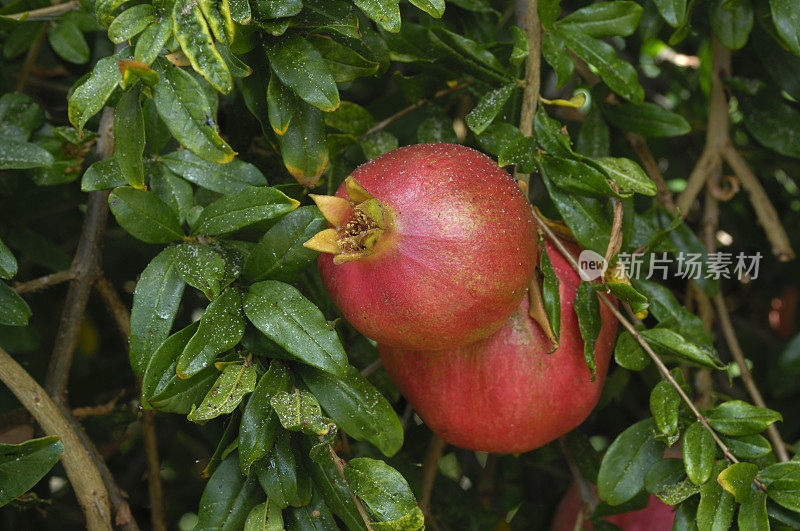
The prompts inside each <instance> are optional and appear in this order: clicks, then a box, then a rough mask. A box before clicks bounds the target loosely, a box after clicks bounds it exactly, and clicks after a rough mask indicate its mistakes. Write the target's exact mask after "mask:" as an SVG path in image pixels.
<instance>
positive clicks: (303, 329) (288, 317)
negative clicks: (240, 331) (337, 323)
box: [244, 280, 348, 377]
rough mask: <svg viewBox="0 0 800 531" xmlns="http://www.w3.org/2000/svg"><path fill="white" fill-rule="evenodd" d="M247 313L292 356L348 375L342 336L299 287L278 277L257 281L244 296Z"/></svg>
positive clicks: (325, 369) (269, 336) (341, 375)
mask: <svg viewBox="0 0 800 531" xmlns="http://www.w3.org/2000/svg"><path fill="white" fill-rule="evenodd" d="M244 312H245V314H246V315H247V318H248V319H250V321H251V322H252V323H253V324H254V325H255V326H256V328H258V329H259V330H260V331H261V332H262V333H263V334H264V335H265V336H267V337H268V338H270V339H271V340H272V341H274V342H275V343H277V344H279V345H280V346H282V347H283V348H285V349H286V350H287V351H288V352H289V353H290V354H291V355H292V356H294V357H296V358H297V359H299V360H301V361H303V362H304V363H307V364H308V365H311V366H313V367H317V368H319V369H322V370H324V371H326V372H329V373H331V374H333V375H336V376H340V377H343V376H345V375H346V374H347V370H348V369H347V367H348V363H347V355H346V354H345V352H344V348H343V347H342V343H341V341H339V336H338V335H337V334H336V331H335V330H334V329H333V328H332V327H331V326H330V325H329V324H328V321H327V320H325V317H324V316H323V315H322V312H320V311H319V309H318V308H317V307H316V306H314V305H313V304H312V303H311V302H310V301H309V300H308V299H306V298H305V297H304V296H303V295H302V294H301V293H300V292H299V291H298V290H297V289H296V288H294V287H292V286H290V285H288V284H284V283H283V282H278V281H275V280H264V281H262V282H257V283H255V284H253V285H252V286H250V289H249V290H248V292H247V294H246V295H245V296H244Z"/></svg>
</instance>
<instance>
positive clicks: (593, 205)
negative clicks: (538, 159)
mask: <svg viewBox="0 0 800 531" xmlns="http://www.w3.org/2000/svg"><path fill="white" fill-rule="evenodd" d="M543 180H544V183H545V185H546V186H547V192H548V194H549V195H550V198H551V199H552V200H553V203H555V206H556V208H557V209H558V212H559V213H560V214H561V217H562V218H563V220H564V223H566V224H567V226H568V227H569V229H570V230H571V231H572V233H573V234H574V235H575V238H576V239H577V240H578V243H580V244H581V247H583V248H584V249H590V250H592V251H594V252H596V253H600V254H601V256H602V255H603V254H604V253H605V252H606V249H608V240H609V234H611V221H610V219H609V217H608V215H607V214H606V211H605V209H604V206H603V204H602V203H601V201H600V200H598V199H595V198H592V197H583V196H579V195H573V194H568V193H566V192H563V191H562V190H561V189H559V188H558V187H557V186H555V185H553V184H552V183H551V181H550V179H549V178H548V177H547V175H544V176H543Z"/></svg>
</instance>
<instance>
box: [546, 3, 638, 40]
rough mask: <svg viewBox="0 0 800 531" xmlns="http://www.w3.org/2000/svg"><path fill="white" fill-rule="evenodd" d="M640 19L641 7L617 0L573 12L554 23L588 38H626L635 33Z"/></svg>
mask: <svg viewBox="0 0 800 531" xmlns="http://www.w3.org/2000/svg"><path fill="white" fill-rule="evenodd" d="M640 18H642V6H640V5H639V4H637V3H636V2H628V1H624V0H617V1H613V2H601V3H597V4H592V5H589V6H587V7H584V8H581V9H578V10H577V11H573V12H572V13H570V14H569V15H567V16H566V17H564V18H562V19H561V20H559V21H558V22H557V23H556V26H557V27H559V28H564V27H567V28H570V29H574V30H576V31H579V32H581V33H583V34H585V35H588V36H590V37H598V38H603V37H614V36H616V35H620V36H627V35H631V34H632V33H633V32H634V31H636V27H637V26H638V25H639V19H640Z"/></svg>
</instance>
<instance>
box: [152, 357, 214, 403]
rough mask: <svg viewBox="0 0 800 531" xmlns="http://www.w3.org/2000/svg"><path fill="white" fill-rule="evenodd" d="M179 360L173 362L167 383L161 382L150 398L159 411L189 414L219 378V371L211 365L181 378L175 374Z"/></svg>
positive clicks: (166, 379) (168, 370)
mask: <svg viewBox="0 0 800 531" xmlns="http://www.w3.org/2000/svg"><path fill="white" fill-rule="evenodd" d="M176 367H177V360H176V361H174V362H172V364H171V365H170V366H169V367H168V369H167V372H168V373H169V377H168V378H166V374H165V379H164V381H165V383H163V384H159V387H158V392H157V393H156V394H154V395H153V396H152V397H151V398H150V405H151V406H153V408H154V409H157V410H158V411H163V412H165V413H177V414H179V415H187V414H189V412H190V411H192V410H193V409H194V408H195V407H197V405H198V404H199V403H200V402H201V401H202V400H203V398H204V397H205V396H206V394H208V391H209V389H211V387H212V386H213V385H214V382H216V381H217V378H219V371H218V370H217V369H216V367H214V366H213V365H210V366H208V367H206V368H205V369H203V370H202V371H200V372H198V373H197V374H195V375H194V376H192V377H191V378H186V379H183V378H179V377H178V375H177V374H175V369H176Z"/></svg>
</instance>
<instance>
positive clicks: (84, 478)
mask: <svg viewBox="0 0 800 531" xmlns="http://www.w3.org/2000/svg"><path fill="white" fill-rule="evenodd" d="M0 380H2V381H3V383H5V384H6V386H8V388H9V389H10V390H11V392H12V393H14V395H15V396H16V397H17V399H18V400H19V401H20V402H21V403H22V405H23V406H24V407H25V409H27V410H28V412H29V413H30V414H31V415H32V416H33V417H34V418H35V419H36V422H38V423H39V425H40V426H41V427H42V431H44V433H46V434H47V435H57V436H58V437H59V438H60V439H61V441H62V442H63V444H64V453H63V454H62V455H61V463H62V464H63V465H64V470H65V471H66V472H67V476H68V477H69V480H70V482H71V483H72V488H73V490H74V491H75V497H76V498H78V503H79V504H80V506H81V509H82V510H83V513H84V515H85V516H86V526H87V528H89V529H90V530H95V529H103V530H105V529H111V520H110V517H111V508H110V507H109V504H108V492H107V491H106V486H105V484H104V483H103V478H102V477H101V476H100V473H99V471H98V470H97V468H96V467H95V465H94V463H92V460H91V459H90V458H89V456H88V455H87V453H86V452H85V451H84V448H83V445H82V444H81V441H80V439H79V437H78V435H77V434H76V433H75V431H74V430H73V429H72V427H71V426H70V424H69V422H68V421H67V419H66V418H64V416H63V415H62V414H61V412H60V411H59V408H58V406H57V405H56V404H55V403H54V402H53V400H52V399H51V398H50V397H49V396H48V395H47V393H45V391H44V389H42V388H41V386H39V384H37V383H36V381H35V380H34V379H33V378H31V376H30V375H29V374H28V373H27V372H25V369H23V368H22V367H21V366H20V365H19V364H18V363H17V362H16V361H15V360H14V359H13V358H12V357H11V356H9V355H8V353H7V352H6V351H5V350H3V348H2V347H0Z"/></svg>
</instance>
